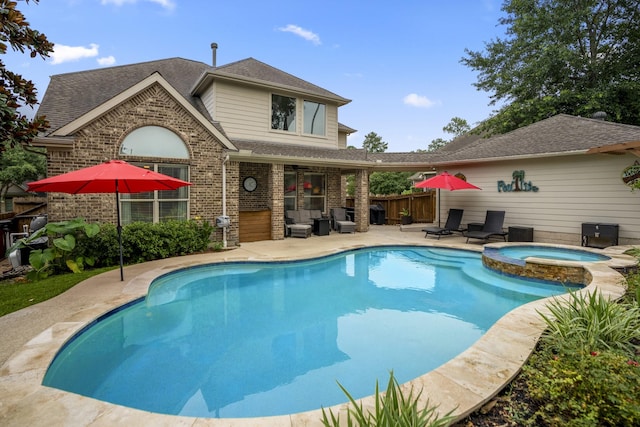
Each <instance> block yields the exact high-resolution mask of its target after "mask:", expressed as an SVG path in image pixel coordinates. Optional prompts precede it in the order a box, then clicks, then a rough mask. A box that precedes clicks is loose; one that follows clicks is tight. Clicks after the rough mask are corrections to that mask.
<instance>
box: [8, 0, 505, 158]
mask: <svg viewBox="0 0 640 427" xmlns="http://www.w3.org/2000/svg"><path fill="white" fill-rule="evenodd" d="M501 5H502V0H449V1H442V0H396V1H390V0H384V1H382V0H325V1H322V2H311V1H301V0H298V1H295V0H280V1H277V2H269V1H264V0H239V1H229V0H41V1H40V3H33V2H29V3H28V4H25V3H24V2H19V4H18V9H19V10H20V11H21V12H22V13H23V14H24V15H25V18H26V20H27V21H28V22H29V24H30V26H31V28H33V29H36V30H38V31H40V32H42V33H44V34H45V35H46V36H47V39H48V40H49V41H50V42H52V43H54V44H55V47H54V52H53V54H52V55H51V56H50V57H49V58H47V59H46V60H43V59H42V58H40V57H37V58H30V57H29V55H27V54H21V53H19V52H13V51H11V50H10V49H9V51H8V52H7V54H6V55H4V56H3V57H2V58H1V59H2V60H3V61H4V62H5V65H6V67H7V69H9V70H11V71H13V72H16V73H19V74H22V75H23V77H25V78H26V79H29V80H32V81H33V82H34V83H35V85H36V88H37V90H38V98H39V99H42V96H43V95H44V93H45V90H46V87H47V85H48V84H49V78H50V76H52V75H57V74H64V73H69V72H76V71H84V70H92V69H96V68H101V67H110V66H118V65H128V64H133V63H137V62H145V61H153V60H158V59H166V58H174V57H180V58H185V59H190V60H195V61H201V62H205V63H208V64H211V62H212V52H211V43H213V42H215V43H217V44H218V49H217V54H216V57H217V64H218V66H220V65H225V64H228V63H232V62H235V61H239V60H242V59H246V58H250V57H251V58H255V59H257V60H259V61H262V62H264V63H267V64H269V65H271V66H273V67H276V68H278V69H280V70H282V71H285V72H287V73H290V74H293V75H294V76H296V77H299V78H302V79H304V80H306V81H308V82H310V83H313V84H315V85H318V86H320V87H322V88H324V89H327V90H329V91H331V92H333V93H336V94H337V95H340V96H342V97H344V98H347V99H350V100H351V102H350V103H349V104H347V105H345V106H343V107H341V108H340V109H339V112H338V114H339V116H338V120H339V121H340V123H342V124H344V125H346V126H349V127H351V128H353V129H356V130H357V132H356V133H354V134H352V135H350V136H349V138H348V140H347V143H348V144H349V145H353V146H355V147H358V148H361V147H362V142H363V141H364V137H365V135H367V134H368V133H370V132H375V133H376V134H377V135H378V136H380V137H381V138H382V140H383V141H384V142H386V143H387V144H388V149H387V152H405V151H414V150H417V149H426V148H427V147H428V146H429V144H430V143H431V141H432V140H434V139H436V138H444V139H451V138H452V135H450V134H447V133H445V132H443V130H442V128H443V127H444V126H445V125H447V124H448V123H449V122H450V120H451V119H452V118H453V117H461V118H463V119H465V120H466V121H467V122H468V123H469V124H470V125H471V126H474V125H475V124H477V123H478V122H480V121H482V120H484V119H486V118H487V117H489V116H490V115H491V113H492V111H494V110H495V106H491V105H489V103H490V101H491V99H490V95H491V94H490V93H487V92H482V91H478V90H477V89H476V88H475V86H473V83H475V82H476V81H477V78H478V73H477V72H476V71H474V70H472V69H470V68H468V67H466V66H464V65H463V64H461V63H460V60H461V58H463V57H464V56H465V49H469V50H472V51H482V50H483V49H484V46H485V44H486V43H488V42H490V41H491V40H495V39H496V38H500V37H504V31H505V27H504V26H501V25H499V24H498V21H499V19H500V17H502V16H503V15H504V13H503V12H502V11H501ZM25 113H26V114H30V113H29V112H27V111H25ZM31 114H32V113H31ZM223 125H224V124H223Z"/></svg>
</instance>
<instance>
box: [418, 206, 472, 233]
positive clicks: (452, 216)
mask: <svg viewBox="0 0 640 427" xmlns="http://www.w3.org/2000/svg"><path fill="white" fill-rule="evenodd" d="M463 213H464V209H449V215H448V216H447V222H445V224H444V227H425V228H423V229H422V231H424V232H425V235H424V237H425V239H426V238H427V236H428V235H429V234H433V235H435V236H438V240H440V236H448V235H451V234H453V232H454V231H457V232H458V233H461V232H462V230H461V229H460V223H461V222H462V214H463Z"/></svg>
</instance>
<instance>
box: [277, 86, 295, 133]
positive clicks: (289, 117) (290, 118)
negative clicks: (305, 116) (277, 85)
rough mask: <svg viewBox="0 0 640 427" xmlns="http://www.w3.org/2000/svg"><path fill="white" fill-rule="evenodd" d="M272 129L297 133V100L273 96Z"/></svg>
mask: <svg viewBox="0 0 640 427" xmlns="http://www.w3.org/2000/svg"><path fill="white" fill-rule="evenodd" d="M271 129H274V130H282V131H285V132H295V131H296V99H295V98H290V97H288V96H282V95H275V94H273V95H271Z"/></svg>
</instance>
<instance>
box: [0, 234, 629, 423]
mask: <svg viewBox="0 0 640 427" xmlns="http://www.w3.org/2000/svg"><path fill="white" fill-rule="evenodd" d="M419 229H420V228H419V227H412V228H410V229H409V230H413V231H408V230H406V231H401V230H400V226H371V228H370V231H369V232H367V233H355V234H338V233H331V234H330V235H329V236H312V237H310V238H307V239H302V238H287V239H285V240H280V241H262V242H253V243H245V244H242V245H241V247H239V248H236V249H232V250H229V251H223V252H218V253H210V254H202V255H192V256H185V257H179V258H171V259H166V260H160V261H154V262H149V263H145V264H138V265H133V266H129V267H126V268H125V270H124V277H125V280H124V281H123V282H121V281H120V275H119V270H113V271H111V272H108V273H104V274H101V275H99V276H96V277H93V278H91V279H89V280H86V281H84V282H82V283H80V284H78V285H76V286H75V287H73V288H72V289H70V290H68V291H67V292H65V293H64V294H61V295H59V296H57V297H55V298H52V299H51V300H48V301H45V302H42V303H40V304H37V305H34V306H31V307H28V308H25V309H23V310H20V311H18V312H15V313H11V314H9V315H6V316H3V317H0V330H1V331H2V347H0V365H2V367H1V368H0V423H1V424H2V425H4V426H25V425H31V426H44V425H46V426H76V425H77V426H111V425H154V426H163V425H167V426H169V425H171V426H176V425H179V426H321V425H322V423H321V418H322V415H321V411H320V410H316V411H310V412H305V413H300V414H292V415H287V416H277V417H268V418H260V419H256V418H246V419H204V418H191V417H180V416H168V415H159V414H155V413H149V412H145V411H140V410H136V409H130V408H126V407H122V406H118V405H113V404H109V403H105V402H101V401H97V400H94V399H91V398H87V397H83V396H79V395H75V394H71V393H67V392H64V391H60V390H56V389H52V388H48V387H44V386H42V385H40V384H41V381H42V378H43V376H44V373H45V371H46V369H47V367H48V366H49V364H50V362H51V360H52V359H53V357H54V356H55V354H56V352H57V351H58V349H59V348H60V347H61V346H62V345H63V344H64V343H65V341H66V340H68V339H69V338H70V337H71V336H72V335H73V334H74V333H75V332H77V331H78V330H79V329H81V328H82V327H83V326H85V325H86V324H87V323H89V322H91V321H92V320H94V319H95V318H96V317H98V316H100V315H101V314H103V313H105V312H107V311H109V310H111V309H113V308H115V307H118V306H120V305H122V304H124V303H126V302H128V301H131V300H133V299H136V298H138V297H141V296H143V295H145V294H146V292H147V289H148V286H149V284H150V283H151V281H152V280H153V279H154V278H155V277H157V276H158V275H160V274H164V273H166V272H168V271H171V270H174V269H178V268H183V267H188V266H193V265H198V264H202V263H209V262H222V261H239V260H274V261H277V260H290V259H298V258H307V257H314V256H319V255H326V254H330V253H335V252H339V251H343V250H345V249H352V248H358V247H366V246H372V245H381V244H386V245H389V244H390V245H394V244H399V245H437V246H442V247H453V248H459V249H467V250H473V251H478V252H480V251H482V248H483V246H482V245H481V244H479V243H471V244H466V243H464V242H465V240H466V238H463V237H461V236H449V237H443V238H441V239H440V240H437V239H435V238H431V237H430V238H425V237H424V233H422V232H420V231H419ZM623 249H624V248H609V249H607V254H608V255H611V256H613V257H614V258H615V259H616V260H617V262H618V263H624V262H627V261H629V259H631V260H632V258H630V257H626V256H621V255H619V254H620V253H621V252H622V250H623ZM627 258H629V259H627ZM585 268H587V269H588V270H589V272H590V274H591V275H592V276H593V281H592V282H591V283H590V284H589V286H588V287H587V288H585V289H584V290H582V291H581V292H586V291H590V290H593V289H596V288H597V289H599V290H601V291H602V292H603V293H604V294H605V295H608V296H610V297H612V298H618V297H619V296H621V295H622V294H623V293H624V288H623V286H622V285H621V283H622V279H623V278H622V276H621V275H620V274H619V273H618V272H616V271H615V270H613V269H611V268H609V267H608V266H607V265H606V264H605V263H591V264H590V265H588V266H587V267H585ZM544 306H545V301H544V300H539V301H535V302H532V303H529V304H526V305H524V306H522V307H520V308H518V309H515V310H513V311H511V312H510V313H508V314H507V315H505V316H504V317H503V318H502V319H500V320H499V321H498V322H497V323H496V324H495V325H494V326H493V327H492V328H491V329H490V330H489V331H488V332H487V333H486V334H485V335H484V336H483V337H482V338H481V339H480V340H478V341H477V342H476V343H475V344H474V345H473V346H472V347H471V348H469V349H467V350H466V351H464V352H463V353H462V354H460V355H459V356H458V357H456V358H455V359H453V360H451V361H449V362H447V363H445V364H444V365H442V366H440V367H438V368H437V369H435V370H433V371H431V372H429V373H427V374H425V375H423V376H421V377H419V378H416V379H414V380H412V381H411V382H409V383H406V384H404V385H403V387H404V388H406V389H407V390H408V388H409V387H415V388H416V390H420V389H422V390H423V392H422V399H423V400H424V401H425V403H426V400H427V399H429V403H430V404H436V405H439V411H440V412H441V413H446V412H448V411H450V410H454V412H455V414H456V415H457V416H458V417H459V418H462V417H464V416H466V415H468V414H469V413H471V412H472V411H474V410H475V409H477V408H479V407H480V406H482V405H483V404H484V403H485V402H487V401H488V400H489V399H491V398H492V397H493V396H494V395H495V394H496V393H497V392H498V391H499V390H500V389H501V388H502V387H503V386H504V385H506V384H507V383H508V382H509V381H510V380H511V379H512V378H513V377H515V375H517V373H518V371H519V370H520V367H521V366H522V364H523V363H524V362H525V361H526V359H527V358H528V356H529V354H530V353H531V351H532V350H533V348H534V346H535V344H536V341H537V339H538V338H539V336H540V334H541V332H542V331H543V329H544V322H543V321H542V319H541V318H540V316H539V314H538V313H537V311H540V310H545V308H544ZM372 391H373V390H372ZM362 401H363V404H364V405H365V406H369V405H373V399H372V398H371V397H369V398H365V399H363V400H362ZM346 407H347V406H346V405H339V406H336V407H334V408H332V409H333V411H334V412H336V411H346Z"/></svg>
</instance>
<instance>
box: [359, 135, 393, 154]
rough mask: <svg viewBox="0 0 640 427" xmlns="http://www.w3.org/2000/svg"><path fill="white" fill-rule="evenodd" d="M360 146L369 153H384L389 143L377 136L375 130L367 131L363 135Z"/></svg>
mask: <svg viewBox="0 0 640 427" xmlns="http://www.w3.org/2000/svg"><path fill="white" fill-rule="evenodd" d="M362 148H364V149H365V150H367V152H369V153H384V152H385V151H387V148H389V144H387V143H386V142H384V141H383V140H382V137H381V136H378V134H377V133H375V132H369V133H368V134H366V135H365V136H364V141H363V142H362Z"/></svg>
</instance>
